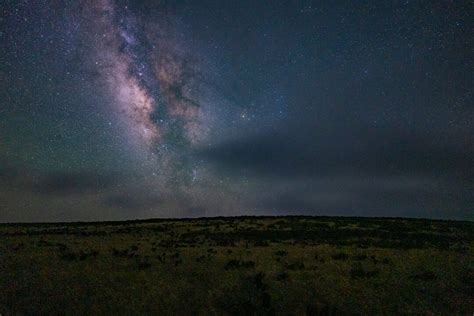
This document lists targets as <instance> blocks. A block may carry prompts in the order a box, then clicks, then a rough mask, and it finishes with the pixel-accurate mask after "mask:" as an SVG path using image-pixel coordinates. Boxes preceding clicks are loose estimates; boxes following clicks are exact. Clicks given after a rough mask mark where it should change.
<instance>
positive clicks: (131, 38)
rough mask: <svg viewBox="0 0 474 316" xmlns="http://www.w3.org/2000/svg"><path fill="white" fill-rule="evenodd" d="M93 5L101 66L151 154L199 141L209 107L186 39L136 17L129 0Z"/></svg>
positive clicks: (121, 115)
mask: <svg viewBox="0 0 474 316" xmlns="http://www.w3.org/2000/svg"><path fill="white" fill-rule="evenodd" d="M94 10H95V11H94V12H93V13H95V14H93V15H92V17H93V21H98V22H99V24H98V25H96V27H97V28H98V29H99V32H101V33H102V38H99V40H98V42H97V43H96V46H95V49H96V51H95V52H94V54H96V55H97V58H98V61H97V66H98V68H99V71H100V74H101V77H102V78H103V80H105V81H106V82H107V86H108V88H109V93H110V95H111V97H112V98H114V101H115V102H114V103H115V104H114V106H115V107H116V108H115V110H116V111H117V112H116V114H117V118H118V119H119V120H123V121H124V122H125V124H126V125H127V128H128V129H129V133H130V135H131V137H133V138H134V141H135V142H137V143H139V144H141V145H144V146H145V147H146V149H147V150H148V151H149V152H150V153H151V155H152V156H155V155H162V154H165V153H169V152H176V151H180V150H183V149H186V148H187V147H188V146H192V145H197V144H198V143H199V142H200V141H202V140H203V137H204V136H205V127H204V126H203V124H205V123H206V122H205V121H204V119H205V114H206V113H204V112H203V110H202V106H201V104H200V103H199V101H198V100H199V96H198V95H197V92H198V91H197V90H198V88H199V87H198V86H197V76H198V75H197V69H196V67H197V66H195V65H193V64H192V62H191V61H190V57H189V56H186V54H188V53H187V52H183V50H182V47H179V45H180V44H181V45H185V44H183V43H178V42H177V41H176V39H174V38H173V37H172V36H170V34H167V33H166V31H167V30H166V29H165V26H162V25H160V24H159V23H148V24H146V23H143V22H141V21H139V20H138V19H136V18H135V17H134V15H133V13H132V12H131V11H130V10H129V8H128V6H127V5H126V4H125V5H117V4H115V3H113V2H111V1H102V2H101V3H100V4H98V5H97V6H96V7H95V8H94ZM96 40H97V39H96ZM161 159H164V158H163V157H161Z"/></svg>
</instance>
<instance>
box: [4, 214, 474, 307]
mask: <svg viewBox="0 0 474 316" xmlns="http://www.w3.org/2000/svg"><path fill="white" fill-rule="evenodd" d="M0 241H1V242H0V314H1V315H10V314H48V315H50V314H81V315H91V314H94V315H95V314H127V315H129V314H159V315H191V314H201V315H221V314H227V315H249V314H250V315H252V314H256V315H272V314H277V315H305V314H306V315H327V314H336V315H338V314H365V315H373V314H393V315H399V314H421V315H432V314H435V315H438V314H440V315H458V314H460V315H463V314H464V315H472V314H473V312H474V295H473V293H474V261H473V259H474V251H473V250H474V223H473V222H452V221H430V220H411V219H410V220H408V219H365V218H329V217H266V218H264V217H261V218H255V217H241V218H214V219H193V220H152V221H138V222H109V223H76V224H35V225H33V224H30V225H19V224H17V225H6V224H5V225H0Z"/></svg>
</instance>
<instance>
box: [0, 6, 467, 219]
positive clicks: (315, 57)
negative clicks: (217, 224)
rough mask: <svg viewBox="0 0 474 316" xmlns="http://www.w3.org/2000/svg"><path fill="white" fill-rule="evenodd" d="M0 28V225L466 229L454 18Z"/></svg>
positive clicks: (73, 13) (280, 15)
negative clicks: (257, 218)
mask: <svg viewBox="0 0 474 316" xmlns="http://www.w3.org/2000/svg"><path fill="white" fill-rule="evenodd" d="M0 10H1V11H0V221H1V222H16V221H28V222H31V221H85V220H122V219H138V218H151V217H201V216H226V215H283V214H288V215H344V216H390V217H399V216H402V217H425V218H443V219H467V220H474V98H473V87H474V82H473V81H474V80H473V70H474V58H473V52H474V45H473V44H474V43H473V41H474V37H473V32H474V16H473V12H474V6H473V5H472V3H470V1H432V0H429V1H408V0H407V1H380V0H374V1H256V0H248V1H243V0H239V1H217V0H214V1H206V0H199V1H151V0H150V1H116V0H88V1H77V0H74V1H41V0H38V1H20V0H7V1H6V2H5V1H2V4H0Z"/></svg>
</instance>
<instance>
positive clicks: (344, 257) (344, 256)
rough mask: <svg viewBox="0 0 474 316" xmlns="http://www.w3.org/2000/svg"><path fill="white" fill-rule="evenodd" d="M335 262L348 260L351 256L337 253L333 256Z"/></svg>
mask: <svg viewBox="0 0 474 316" xmlns="http://www.w3.org/2000/svg"><path fill="white" fill-rule="evenodd" d="M331 257H332V258H333V259H334V260H343V261H345V260H347V259H349V255H348V254H347V253H344V252H339V253H336V254H334V255H332V256H331Z"/></svg>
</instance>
